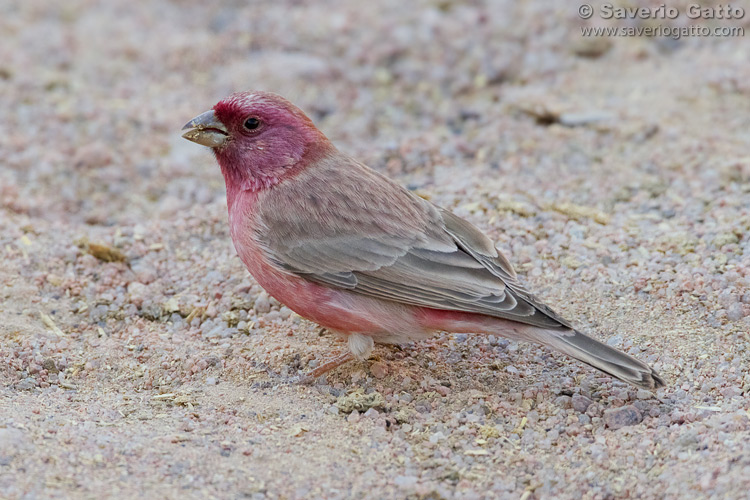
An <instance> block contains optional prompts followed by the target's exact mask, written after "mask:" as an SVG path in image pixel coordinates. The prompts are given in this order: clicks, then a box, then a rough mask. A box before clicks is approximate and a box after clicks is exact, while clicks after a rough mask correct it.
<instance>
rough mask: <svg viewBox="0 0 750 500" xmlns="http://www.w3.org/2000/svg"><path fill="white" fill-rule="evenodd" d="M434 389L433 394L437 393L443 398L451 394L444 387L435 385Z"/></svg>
mask: <svg viewBox="0 0 750 500" xmlns="http://www.w3.org/2000/svg"><path fill="white" fill-rule="evenodd" d="M434 389H435V392H437V393H438V394H440V395H441V396H443V397H447V396H448V394H450V393H451V390H450V389H449V388H448V387H445V386H444V385H436V386H435V387H434Z"/></svg>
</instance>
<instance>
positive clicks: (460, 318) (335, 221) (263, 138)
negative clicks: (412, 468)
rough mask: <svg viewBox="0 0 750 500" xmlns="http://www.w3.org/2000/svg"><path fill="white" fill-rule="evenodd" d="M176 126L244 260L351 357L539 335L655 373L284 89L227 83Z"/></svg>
mask: <svg viewBox="0 0 750 500" xmlns="http://www.w3.org/2000/svg"><path fill="white" fill-rule="evenodd" d="M186 129H187V132H185V133H184V135H183V137H185V138H186V139H189V140H191V141H193V142H196V143H198V144H202V145H204V146H208V147H210V148H212V149H213V152H214V154H215V155H216V159H217V160H218V163H219V166H220V167H221V171H222V174H223V175H224V179H225V181H226V186H227V203H228V206H229V224H230V232H231V235H232V241H233V242H234V246H235V248H236V249H237V253H238V254H239V257H240V259H242V262H243V263H244V264H245V266H247V269H248V270H249V271H250V273H251V274H252V275H253V277H254V278H255V279H256V280H257V282H258V283H259V284H260V285H261V286H262V287H263V288H265V289H266V290H267V291H268V293H270V294H271V295H272V296H273V297H275V298H276V299H277V300H278V301H279V302H281V303H283V304H286V305H287V306H288V307H289V308H290V309H292V310H293V311H295V312H296V313H298V314H299V315H300V316H303V317H305V318H308V319H310V320H312V321H315V322H317V323H319V324H320V325H322V326H324V327H326V328H328V329H330V330H333V331H336V332H340V333H342V334H344V335H346V336H347V337H348V344H349V349H350V351H351V354H353V355H354V356H355V357H357V358H359V359H365V358H366V357H367V356H368V355H369V354H370V352H371V350H372V347H373V343H374V342H381V343H389V344H398V343H404V342H410V341H414V340H419V339H422V338H425V337H427V336H429V335H431V334H433V333H434V332H436V331H448V332H456V333H485V334H493V335H501V336H504V337H508V338H512V339H519V340H526V341H532V342H537V343H539V344H543V345H545V346H549V347H551V348H553V349H556V350H558V351H560V352H563V353H565V354H567V355H569V356H572V357H573V358H575V359H578V360H580V361H583V362H584V363H587V364H589V365H591V366H593V367H594V368H598V369H599V370H601V371H603V372H604V373H607V374H609V375H612V376H613V377H616V378H619V379H621V380H623V381H625V382H629V383H631V384H633V385H636V386H638V387H643V388H646V389H655V388H658V387H660V386H662V385H664V382H663V381H662V379H661V378H660V377H659V375H657V374H656V372H655V371H654V370H653V369H652V368H651V367H649V366H648V365H647V364H645V363H643V362H641V361H638V360H637V359H635V358H632V357H631V356H628V355H627V354H624V353H622V352H620V351H618V350H616V349H613V348H612V347H609V346H608V345H606V344H603V343H601V342H599V341H597V340H594V339H592V338H590V337H588V336H586V335H584V334H582V333H580V332H577V331H576V330H574V329H573V328H572V326H571V325H570V323H568V322H567V321H566V320H564V319H563V318H561V317H560V316H558V315H557V314H556V313H555V312H554V311H552V309H550V308H549V307H547V306H545V305H544V304H542V303H540V302H539V301H538V300H537V299H536V298H535V297H534V296H533V295H531V294H530V293H529V292H528V291H527V290H526V289H525V288H524V287H523V285H522V284H521V283H520V282H519V281H518V278H517V277H516V273H515V271H514V270H513V267H512V266H511V265H510V263H509V262H508V260H507V259H506V258H505V257H504V256H503V255H502V254H500V252H498V250H497V249H496V248H495V245H494V244H493V242H492V241H491V240H490V239H489V238H487V236H485V235H484V234H483V233H482V232H481V231H480V230H479V229H477V228H476V227H475V226H473V225H472V224H470V223H469V222H467V221H465V220H463V219H461V218H460V217H457V216H456V215H454V214H452V213H451V212H449V211H447V210H444V209H442V208H440V207H438V206H435V205H433V204H431V203H430V202H428V201H426V200H424V199H422V198H420V197H418V196H415V195H414V194H412V193H410V192H409V191H407V190H406V189H404V188H403V187H401V186H399V185H398V184H396V183H395V182H393V181H392V180H390V179H388V178H387V177H384V176H383V175H381V174H379V173H377V172H375V171H374V170H371V169H370V168H368V167H367V166H365V165H363V164H362V163H360V162H358V161H357V160H355V159H353V158H351V157H349V156H347V155H345V154H343V153H341V152H340V151H339V150H338V149H336V147H334V145H333V144H332V143H331V142H330V141H329V140H328V139H327V138H326V137H325V135H323V133H322V132H321V131H320V130H318V129H317V128H316V127H315V125H314V124H313V122H312V121H311V120H310V119H309V118H308V117H307V116H306V115H305V114H304V113H303V112H302V111H301V110H300V109H298V108H297V107H296V106H294V105H293V104H292V103H290V102H289V101H287V100H285V99H284V98H282V97H280V96H278V95H275V94H270V93H266V92H240V93H236V94H233V95H231V96H229V97H227V98H226V99H224V100H223V101H221V102H219V103H218V104H216V106H214V107H213V109H212V110H211V111H207V112H205V113H203V114H201V115H200V116H198V117H196V118H194V119H193V120H191V121H190V122H189V123H188V124H187V125H185V127H184V128H183V130H186ZM350 356H351V355H350V354H349V353H347V354H345V355H343V356H340V357H339V358H337V359H336V360H334V361H331V362H330V363H328V364H327V365H325V366H324V367H321V368H320V369H318V370H315V371H314V372H313V375H316V376H317V375H319V374H321V373H322V372H324V371H325V370H327V369H330V368H332V367H334V366H337V365H338V364H341V363H342V362H344V361H346V360H348V359H350Z"/></svg>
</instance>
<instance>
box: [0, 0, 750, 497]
mask: <svg viewBox="0 0 750 500" xmlns="http://www.w3.org/2000/svg"><path fill="white" fill-rule="evenodd" d="M6 4H7V5H4V6H2V7H0V10H1V11H2V14H3V15H2V16H0V29H2V32H3V33H4V34H6V35H7V36H5V37H3V44H1V45H0V84H1V85H2V87H3V92H2V93H0V105H2V107H3V109H6V110H11V112H9V113H5V114H4V116H3V133H2V134H0V151H2V155H0V252H1V253H2V262H3V265H2V266H0V315H2V318H3V320H2V321H1V322H0V378H2V380H3V384H2V385H1V386H0V497H2V498H9V499H21V498H91V497H93V496H100V497H117V498H134V497H146V498H177V497H184V496H186V497H189V498H212V497H215V498H239V497H247V498H258V499H261V498H279V497H284V498H290V499H293V498H333V499H336V498H342V499H343V498H405V497H411V498H459V499H463V498H466V499H469V498H513V499H518V498H523V499H525V500H529V499H534V498H540V499H541V498H561V499H565V498H581V497H582V496H587V497H590V498H624V497H630V498H686V497H690V498H692V497H706V498H742V497H744V496H746V494H747V491H748V489H750V462H749V461H748V458H747V457H748V456H750V444H748V443H750V419H749V415H748V404H747V395H748V394H749V393H750V375H749V374H748V372H747V367H748V366H750V349H748V340H749V334H748V332H750V208H748V207H750V162H749V161H748V154H747V151H748V147H750V144H749V141H748V135H747V132H746V131H747V129H748V125H750V124H748V119H747V116H749V113H748V112H749V111H750V110H748V102H750V100H749V99H748V98H749V97H750V84H749V83H748V82H750V69H749V67H748V66H747V64H745V61H747V60H748V57H750V46H748V44H747V43H746V40H744V38H743V37H735V38H732V37H725V38H719V37H692V38H689V37H683V38H682V39H679V40H671V41H669V43H667V41H666V40H664V39H660V38H648V37H617V38H612V39H608V40H604V39H601V40H593V39H588V40H584V39H583V38H582V37H581V36H580V28H579V26H580V22H581V21H580V19H579V18H578V16H577V15H576V13H575V9H573V10H571V9H570V6H569V5H567V6H566V5H564V4H563V3H560V4H559V5H556V6H551V5H550V3H549V2H542V1H541V0H532V1H529V2H521V3H518V2H500V3H493V4H491V5H490V4H486V5H485V4H484V3H482V2H478V3H477V2H469V3H460V2H434V1H431V0H425V1H421V0H420V1H418V2H417V3H405V2H396V1H394V0H386V1H384V2H371V3H369V4H367V5H365V4H361V5H360V4H356V5H355V4H354V3H352V2H343V1H340V0H334V1H329V2H322V3H321V2H308V1H294V2H291V1H289V2H287V1H281V2H250V3H236V4H231V5H230V4H227V5H217V4H215V3H210V2H198V1H195V0H185V1H181V2H170V1H167V0H156V1H154V2H150V3H148V5H146V4H143V5H134V4H133V3H132V2H125V1H124V0H111V1H108V2H99V3H92V2H87V1H84V0H73V1H70V2H58V3H56V4H55V5H50V4H49V3H40V2H33V1H30V2H10V3H8V2H6ZM680 20H681V21H685V19H684V18H683V17H681V18H680ZM611 22H614V21H611ZM665 22H666V21H665ZM695 22H696V23H704V21H700V22H699V21H695ZM714 22H715V23H718V24H721V25H737V23H738V22H739V23H741V22H744V20H739V21H733V20H717V21H714ZM746 29H747V28H746ZM248 88H258V89H263V90H271V91H276V92H279V93H281V94H283V95H285V96H287V97H289V98H290V99H291V100H292V101H294V102H296V103H297V104H299V105H300V106H301V107H302V108H303V109H304V110H306V111H307V112H309V114H310V115H311V117H312V118H313V119H314V120H315V121H316V123H317V124H318V125H319V126H320V128H321V129H322V130H323V131H324V132H325V133H326V134H327V135H328V136H329V137H331V138H332V139H333V140H334V141H335V143H336V144H337V145H338V146H339V147H340V148H341V149H342V150H343V151H345V152H347V153H350V154H352V155H354V156H355V157H357V158H360V159H361V160H363V161H365V162H366V163H368V164H369V165H371V166H372V167H373V168H376V169H378V170H379V171H381V172H383V173H385V174H387V175H389V176H391V177H393V178H395V179H397V180H398V181H399V182H401V183H403V184H404V185H406V186H408V187H409V188H410V189H412V190H414V191H415V192H416V193H417V194H419V195H420V196H424V197H426V198H429V199H431V200H432V201H434V202H436V203H438V204H439V205H442V206H444V207H446V208H448V209H450V210H453V211H454V212H455V213H456V214H458V215H460V216H462V217H465V218H467V219H468V220H469V221H471V222H473V223H474V224H476V225H478V226H479V227H480V228H482V229H483V230H484V231H486V232H487V234H488V235H489V236H490V237H492V238H493V239H494V240H495V241H497V244H498V247H499V248H500V249H501V250H502V251H503V252H505V253H506V254H507V255H508V256H509V258H510V260H511V261H512V262H513V263H514V265H515V267H516V269H517V270H518V273H519V275H520V277H521V279H522V280H523V281H524V282H525V283H527V284H528V285H529V287H530V288H531V289H532V290H534V291H535V293H536V294H537V295H538V296H539V297H540V298H541V299H543V300H544V301H545V302H546V303H548V304H549V305H550V306H552V307H553V308H555V309H556V310H558V311H559V312H560V313H561V314H562V315H564V316H565V317H566V318H569V319H570V320H571V321H572V322H573V323H574V324H575V326H576V327H577V328H579V329H581V330H583V331H585V332H587V333H591V334H592V335H594V336H596V337H597V338H599V339H600V340H602V341H605V342H607V343H609V344H610V345H613V346H616V347H618V348H620V349H623V350H625V351H626V352H628V353H630V354H632V355H634V356H638V357H639V358H641V359H643V360H644V361H647V362H649V363H650V364H652V365H653V366H654V367H655V368H656V369H657V370H658V371H659V373H660V374H661V375H662V376H663V377H664V379H665V380H666V382H667V387H665V388H664V389H661V390H660V391H658V392H657V393H656V394H651V393H649V392H647V391H639V390H636V389H633V388H630V387H625V386H624V385H623V384H621V383H619V382H615V381H613V380H611V379H610V378H609V377H606V376H603V375H602V374H599V373H596V372H594V371H592V370H591V369H590V368H589V367H587V366H585V365H583V364H580V363H575V362H572V361H570V360H568V359H566V358H565V357H563V356H561V355H558V354H553V353H550V352H549V351H548V350H546V349H544V348H541V347H538V346H534V345H530V344H526V343H522V342H512V341H507V340H506V339H502V338H498V337H482V336H477V335H448V334H439V335H436V336H435V337H433V338H431V339H427V340H425V341H423V342H419V343H415V344H410V345H404V346H400V347H399V348H393V347H382V346H379V347H376V349H375V351H374V355H373V358H372V359H371V360H368V361H366V362H353V363H351V364H350V365H347V366H344V367H341V368H339V369H337V370H334V371H333V372H331V373H329V374H327V375H326V376H325V377H324V378H322V379H321V380H318V381H317V382H316V383H315V384H313V385H302V384H299V383H298V380H299V377H300V375H302V374H303V373H305V372H306V371H308V370H310V369H312V368H314V367H315V366H319V365H320V364H321V363H323V362H325V361H326V360H328V359H330V358H331V357H332V356H333V355H335V354H338V353H339V352H341V351H343V350H344V349H345V348H346V345H345V343H343V342H341V341H340V340H339V339H338V338H337V337H336V336H335V335H332V334H330V333H327V332H322V334H321V332H320V331H319V329H318V328H317V326H316V325H314V324H312V323H310V322H308V321H306V320H304V319H301V318H300V317H298V316H297V315H295V314H293V313H292V312H291V311H290V310H289V309H288V308H286V307H284V306H283V305H281V304H279V303H278V302H277V301H275V300H274V299H273V298H272V297H270V296H268V294H266V293H265V292H264V291H262V290H261V288H260V287H259V286H258V285H257V284H256V283H255V282H254V281H253V279H252V278H251V277H250V276H249V275H248V274H247V272H246V270H245V269H244V268H243V266H242V264H241V263H240V262H239V259H238V258H237V257H236V255H235V251H234V249H233V246H232V243H231V241H230V237H229V231H228V226H227V221H226V210H227V207H226V201H225V194H224V185H223V180H222V178H221V175H220V173H219V171H218V168H217V167H216V165H215V162H214V160H213V158H212V157H211V154H210V153H209V152H207V151H203V150H201V149H200V148H198V147H196V146H195V145H194V144H190V143H188V142H187V141H184V140H183V139H181V138H180V136H179V135H180V131H179V130H180V128H181V126H182V125H183V124H184V123H185V122H186V121H187V120H188V119H190V118H192V117H193V116H195V115H196V114H198V113H200V112H202V111H204V110H206V109H208V108H209V107H210V106H211V105H212V104H213V103H215V102H216V101H217V100H219V99H220V98H222V97H224V96H225V95H227V94H228V93H230V92H232V91H235V90H241V89H248Z"/></svg>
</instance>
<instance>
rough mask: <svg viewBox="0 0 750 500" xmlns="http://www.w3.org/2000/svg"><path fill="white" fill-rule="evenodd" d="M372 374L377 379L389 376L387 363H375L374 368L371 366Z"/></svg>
mask: <svg viewBox="0 0 750 500" xmlns="http://www.w3.org/2000/svg"><path fill="white" fill-rule="evenodd" d="M370 373H372V376H373V377H375V378H377V379H383V378H385V376H386V375H388V367H387V366H386V364H385V363H380V362H377V363H373V364H372V366H370Z"/></svg>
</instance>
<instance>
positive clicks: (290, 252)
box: [255, 158, 569, 328]
mask: <svg viewBox="0 0 750 500" xmlns="http://www.w3.org/2000/svg"><path fill="white" fill-rule="evenodd" d="M338 161H340V158H338ZM299 177H300V178H298V179H295V182H294V183H281V184H279V185H277V186H276V187H274V189H272V190H270V191H269V192H268V193H266V194H265V195H264V196H265V198H264V199H263V200H262V203H259V206H260V207H262V208H261V210H260V211H259V214H258V222H259V223H258V224H255V227H256V231H257V235H256V236H257V239H258V241H260V242H261V244H262V245H263V248H264V249H265V251H266V252H267V254H268V257H269V258H270V259H271V260H272V262H274V263H276V264H277V265H278V266H279V267H280V268H282V269H284V270H286V271H288V272H292V273H295V274H298V275H300V276H302V277H304V278H305V279H308V280H310V281H313V282H316V283H319V284H323V285H325V286H330V287H334V288H341V289H346V290H349V291H352V292H354V293H359V294H362V295H366V296H370V297H375V298H378V299H383V300H391V301H397V302H402V303H406V304H411V305H416V306H422V307H429V308H435V309H448V310H455V311H465V312H473V313H479V314H486V315H489V316H495V317H499V318H504V319H510V320H515V321H519V322H522V323H527V324H531V325H536V326H541V327H546V328H557V327H567V326H569V325H568V324H567V323H566V322H565V321H564V320H563V319H562V318H560V317H559V316H558V315H556V314H555V313H554V312H553V311H552V310H551V309H549V308H548V307H546V306H544V305H543V304H541V303H540V302H539V301H538V300H536V299H535V298H534V297H533V295H531V294H530V293H529V292H528V291H526V290H525V289H524V287H523V286H522V285H521V284H520V283H519V281H518V279H517V276H516V273H515V271H514V270H513V267H512V266H511V264H510V263H509V262H508V260H507V259H506V258H505V257H504V256H503V255H502V254H501V253H500V252H499V251H498V250H497V249H496V248H495V245H494V243H493V242H492V240H490V239H489V238H487V236H485V235H484V233H482V232H481V231H480V230H479V229H477V228H476V227H475V226H473V225H472V224H471V223H469V222H468V221H466V220H464V219H461V218H460V217H458V216H456V215H454V214H452V213H450V212H448V211H446V210H443V209H440V208H438V207H436V206H434V205H432V204H431V203H429V202H427V201H426V200H423V199H421V198H419V197H417V196H415V195H413V194H412V193H410V192H409V191H407V190H405V189H403V188H402V187H401V186H399V185H397V184H395V183H394V182H393V181H391V180H390V179H387V178H386V177H383V176H381V175H380V174H378V173H376V172H374V171H373V170H370V169H369V168H367V167H365V166H364V165H362V164H360V163H358V162H356V161H355V160H351V159H349V160H348V164H347V167H346V168H341V166H339V165H337V164H334V163H333V161H328V162H326V161H323V163H322V164H321V165H319V167H318V168H316V169H315V175H312V174H310V173H308V171H303V172H302V173H300V174H299ZM327 179H333V180H334V182H335V190H334V189H331V188H332V187H333V186H329V185H327Z"/></svg>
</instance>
